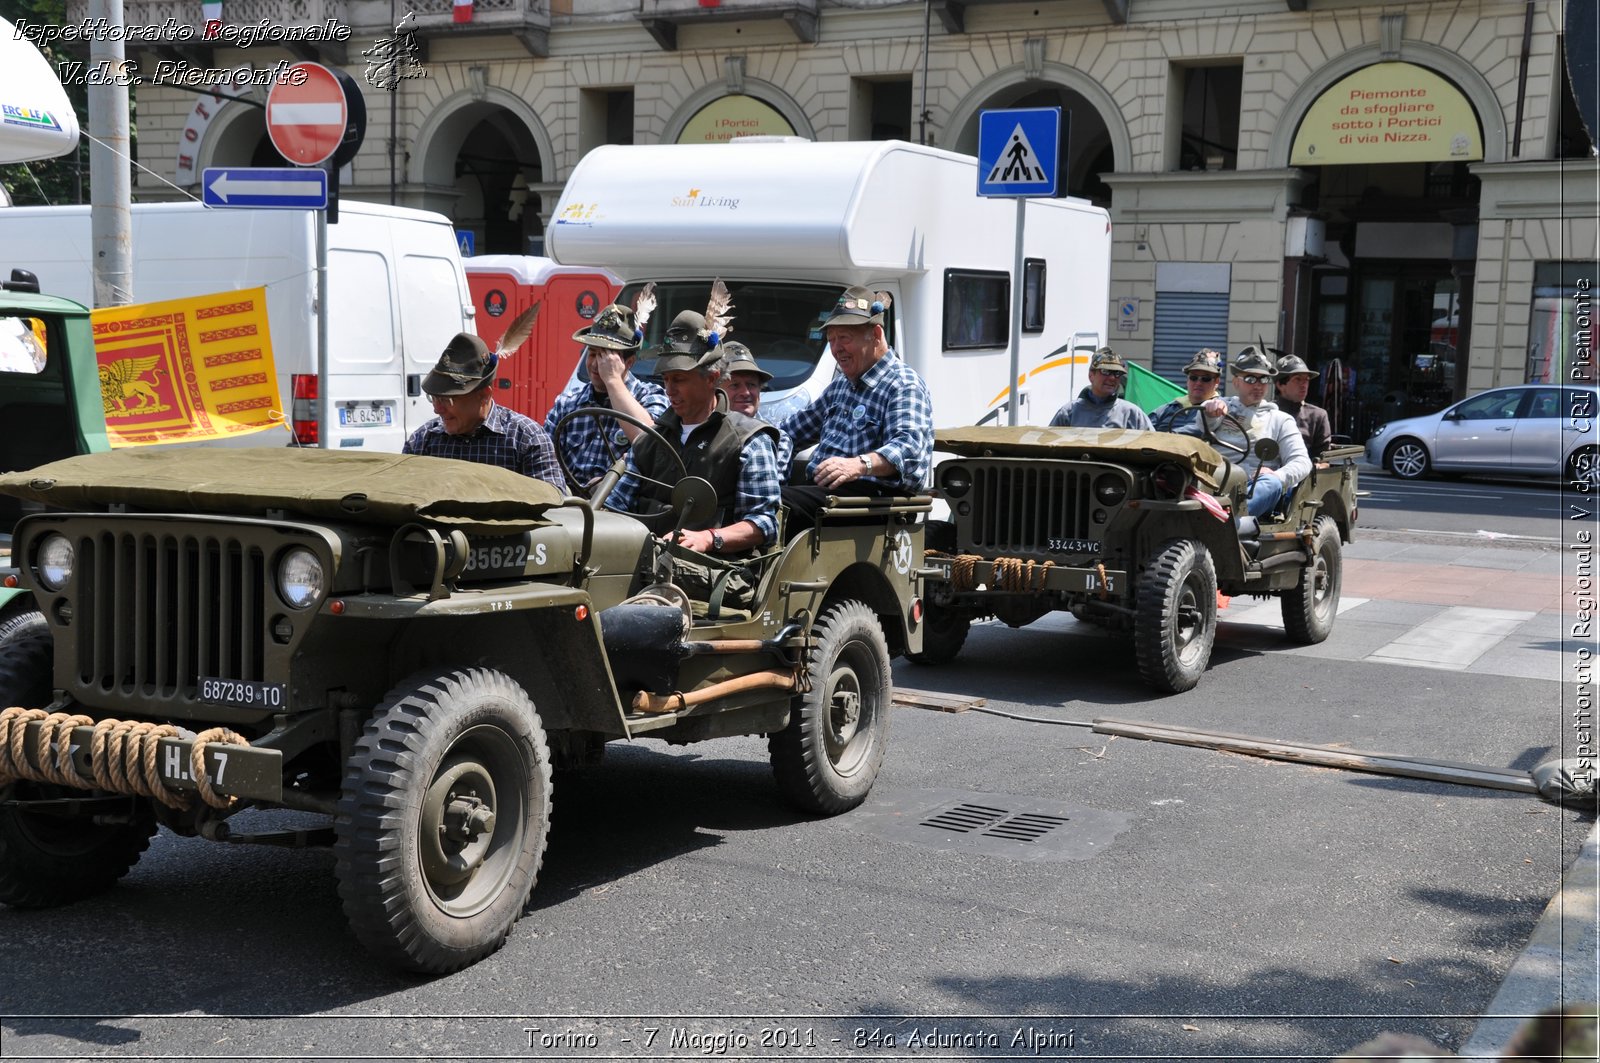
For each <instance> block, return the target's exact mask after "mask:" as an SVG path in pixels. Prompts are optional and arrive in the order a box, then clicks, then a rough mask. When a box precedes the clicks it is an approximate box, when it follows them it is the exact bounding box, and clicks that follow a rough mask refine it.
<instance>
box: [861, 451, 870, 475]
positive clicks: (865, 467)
mask: <svg viewBox="0 0 1600 1063" xmlns="http://www.w3.org/2000/svg"><path fill="white" fill-rule="evenodd" d="M861 475H862V476H871V475H872V459H871V458H869V457H868V456H867V455H865V454H863V455H861Z"/></svg>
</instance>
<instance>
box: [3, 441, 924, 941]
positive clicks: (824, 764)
mask: <svg viewBox="0 0 1600 1063" xmlns="http://www.w3.org/2000/svg"><path fill="white" fill-rule="evenodd" d="M615 476H616V471H615V470H614V471H613V473H612V474H611V476H610V477H608V478H607V480H605V481H602V484H601V485H600V487H599V488H598V489H597V490H596V492H595V496H594V497H591V498H578V497H570V496H569V497H563V496H562V495H561V494H560V493H559V492H558V491H556V490H555V489H554V488H551V487H550V486H549V485H547V484H544V483H542V482H539V481H535V480H530V479H528V478H526V477H522V476H519V475H517V474H515V473H513V472H510V471H508V470H505V469H499V468H493V467H489V466H484V465H477V464H470V463H466V462H458V461H452V460H447V459H439V458H425V457H407V456H400V455H385V454H370V453H357V452H331V451H320V450H306V451H297V450H280V449H276V448H265V449H243V450H235V449H214V450H205V449H172V450H166V449H145V450H124V451H114V452H111V453H107V454H97V455H87V456H83V457H76V458H71V459H68V460H66V461H61V462H57V463H54V464H50V465H45V466H42V467H40V468H36V469H33V470H31V471H30V472H28V473H24V474H12V475H9V476H5V477H0V494H3V495H4V496H6V497H9V498H11V499H15V500H19V501H22V502H24V503H27V504H29V505H30V506H35V507H42V508H41V510H40V511H39V512H33V513H30V514H28V515H26V516H24V517H23V518H22V519H21V520H20V522H19V523H18V525H17V528H16V533H15V539H14V543H13V550H14V562H15V566H16V570H15V577H14V579H13V582H16V583H18V584H19V585H20V587H21V588H22V589H24V590H26V591H27V592H28V593H30V594H32V595H34V596H35V597H36V599H37V601H38V603H39V605H40V608H41V609H42V615H43V627H42V628H41V629H39V630H35V631H30V632H27V633H25V634H22V635H19V636H17V637H15V638H13V639H11V640H9V641H8V642H7V643H6V644H4V645H3V646H0V708H4V709H5V710H6V711H5V712H4V713H3V714H0V732H3V734H0V747H6V741H5V739H6V738H7V737H8V736H10V735H14V734H16V733H17V731H18V730H20V731H21V732H22V734H21V736H20V737H21V741H20V743H19V744H14V745H11V746H9V748H11V749H12V750H23V751H24V752H23V755H21V756H20V757H13V756H8V755H5V754H0V778H4V777H6V776H10V777H11V780H10V781H9V782H8V783H7V784H6V786H5V788H4V789H0V902H4V903H6V904H11V905H17V906H33V907H39V906H48V905H56V904H62V903H65V902H68V901H73V900H77V899H80V898H85V897H88V896H91V895H94V894H96V893H99V892H100V891H102V890H104V889H106V888H108V887H110V886H111V885H112V884H113V883H114V882H115V881H116V880H117V879H118V878H119V877H121V876H122V875H123V874H124V873H126V872H127V871H128V870H129V868H130V867H131V866H132V865H133V864H134V862H135V861H137V860H138V858H139V855H140V853H141V852H142V851H143V850H144V849H145V848H146V846H147V845H148V844H149V841H150V838H151V836H152V835H153V834H154V833H155V832H156V831H157V829H158V828H159V827H163V826H164V827H166V828H167V829H169V830H171V831H173V832H174V833H176V834H179V835H183V836H186V837H200V838H206V839H211V840H217V841H221V840H227V841H234V842H238V841H247V842H262V843H277V844H326V845H330V846H331V847H332V849H333V851H334V855H335V858H336V874H337V877H338V881H339V892H340V895H341V897H342V899H343V904H344V908H345V912H346V914H347V916H348V918H349V921H350V923H351V925H352V927H353V928H354V930H355V933H356V936H357V937H358V938H359V939H360V940H361V941H362V942H363V943H364V944H365V945H366V946H367V947H368V948H369V949H370V950H371V951H372V952H374V953H376V954H377V955H378V956H380V957H382V958H383V959H385V960H387V961H389V962H391V963H392V964H394V965H397V966H399V967H401V968H405V969H410V970H415V971H422V972H446V971H452V970H455V969H458V968H461V967H463V966H465V965H467V964H470V963H473V962H475V961H477V960H478V959H480V958H482V957H483V956H485V955H488V954H489V953H491V952H493V951H494V950H495V949H496V948H498V947H499V946H500V945H501V943H502V942H503V941H504V940H505V939H506V937H507V935H508V934H509V933H510V932H511V930H512V925H513V924H514V923H515V921H516V920H517V918H518V916H519V915H520V914H521V913H522V911H523V908H524V906H525V905H526V903H527V901H528V898H529V894H530V891H531V890H532V889H533V888H534V886H535V882H536V880H537V877H538V873H539V868H540V864H541V861H542V860H543V858H544V852H545V842H546V837H547V835H548V832H549V826H550V810H551V803H552V800H553V798H554V796H555V788H556V779H555V777H554V776H553V775H552V769H554V768H558V767H561V766H563V765H567V766H573V767H577V766H581V765H582V764H584V763H585V762H592V761H593V760H594V759H595V758H596V757H597V756H599V754H600V753H601V751H603V749H604V748H605V746H606V744H607V743H610V742H613V741H619V740H635V739H658V740H661V741H664V742H667V743H671V744H682V743H689V742H700V741H705V740H708V739H714V738H721V737H725V736H737V735H766V736H767V738H768V748H769V752H770V759H771V764H772V770H773V775H774V777H775V780H776V784H777V789H778V790H779V791H780V792H781V793H782V794H783V795H784V796H785V797H786V798H787V799H788V800H789V801H791V802H792V803H793V804H795V805H796V806H798V807H799V808H801V809H803V810H805V811H807V812H810V813H815V814H823V815H827V814H836V813H840V812H844V811H846V810H848V809H851V808H853V807H855V806H856V805H858V804H859V803H860V802H861V801H863V800H864V799H865V798H866V796H867V793H868V791H869V790H870V789H871V787H872V785H873V781H874V779H875V778H876V776H877V774H878V770H879V766H880V764H881V763H882V761H883V757H884V752H885V749H886V743H887V741H888V732H889V713H890V700H891V695H892V689H891V681H890V670H889V662H890V660H891V659H892V658H893V657H894V656H895V655H896V654H901V653H916V652H918V651H920V650H921V648H922V626H921V623H920V620H921V604H920V600H919V586H920V581H921V580H922V579H923V578H925V577H926V575H927V573H926V571H925V570H924V569H922V567H921V558H922V555H923V545H924V544H923V528H924V524H923V522H922V514H923V513H925V512H926V511H927V510H928V509H929V507H930V505H931V499H929V498H926V497H922V498H911V499H891V500H880V499H864V498H836V499H833V500H831V503H830V506H829V508H827V509H826V510H824V513H823V515H822V518H821V520H820V521H819V523H818V526H817V527H816V528H815V529H812V530H807V531H802V532H800V533H798V534H796V535H794V536H792V537H789V538H788V539H787V541H782V542H780V543H779V544H777V547H776V548H775V549H774V550H772V551H771V552H770V553H768V554H766V555H763V556H760V557H755V558H749V559H746V560H744V561H743V562H741V563H738V564H733V563H722V562H719V561H718V560H717V559H703V558H691V557H685V556H682V555H681V554H680V553H679V552H678V548H676V547H668V546H667V545H665V542H664V540H663V538H661V537H658V536H656V535H654V534H652V533H651V532H650V531H649V530H648V529H647V528H646V526H645V525H644V523H642V522H641V521H640V520H637V519H635V518H634V517H633V516H630V515H626V514H619V513H613V512H609V511H607V510H605V509H603V508H602V507H601V505H600V501H601V500H602V499H603V498H604V496H605V494H606V493H607V491H608V490H609V489H610V488H611V487H612V486H613V485H614V483H615ZM714 505H715V501H714V498H712V492H711V489H710V486H709V485H708V484H706V483H705V481H703V480H697V479H693V478H686V479H683V480H681V481H680V482H679V483H678V484H677V488H676V492H675V494H674V514H675V519H676V522H677V524H678V526H680V527H681V526H684V525H685V524H688V523H693V522H694V521H695V520H696V519H697V517H698V516H699V515H700V514H702V513H705V512H707V511H708V507H713V506H714ZM246 808H267V809H271V808H283V809H294V810H299V811H304V812H311V813H319V814H321V815H323V816H325V817H326V824H325V825H323V826H312V827H301V828H297V829H295V830H293V831H287V832H284V831H267V832H263V833H259V834H243V833H240V832H237V831H235V830H233V829H231V828H230V823H229V821H230V819H231V818H232V817H234V816H235V815H236V814H237V813H238V812H239V811H241V810H243V809H246Z"/></svg>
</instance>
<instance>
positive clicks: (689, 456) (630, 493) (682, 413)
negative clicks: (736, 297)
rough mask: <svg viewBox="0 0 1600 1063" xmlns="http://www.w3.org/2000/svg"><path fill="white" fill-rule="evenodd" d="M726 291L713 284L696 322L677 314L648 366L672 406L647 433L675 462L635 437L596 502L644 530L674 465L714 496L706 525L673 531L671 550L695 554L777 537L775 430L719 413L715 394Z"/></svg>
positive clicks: (743, 549) (665, 507)
mask: <svg viewBox="0 0 1600 1063" xmlns="http://www.w3.org/2000/svg"><path fill="white" fill-rule="evenodd" d="M727 292H728V290H727V288H726V287H725V286H724V285H723V283H722V282H721V281H720V280H719V281H717V282H716V284H715V285H714V286H713V289H712V300H711V305H710V307H709V308H708V309H707V313H706V314H705V315H702V314H700V313H697V312H696V311H693V310H685V311H683V312H682V313H680V314H679V315H678V316H677V317H676V318H674V319H673V322H672V324H671V326H669V327H668V329H667V343H666V346H665V348H664V351H663V353H662V354H661V356H660V357H659V358H657V359H656V372H657V373H658V374H660V376H661V378H662V380H663V381H664V382H665V383H666V390H667V398H668V400H669V401H670V402H671V404H672V408H671V409H669V410H668V411H667V412H666V413H664V414H662V415H661V416H660V417H657V418H656V422H655V427H656V431H657V432H658V433H660V435H661V437H662V439H664V440H665V441H666V442H667V443H668V444H670V445H671V447H672V448H673V450H675V451H676V453H677V459H674V457H673V455H672V454H669V453H666V451H665V448H664V447H663V446H662V444H661V442H660V441H658V440H656V439H655V438H653V437H651V436H648V435H646V436H643V438H641V439H640V440H639V441H638V442H637V443H635V444H634V446H633V449H632V451H630V452H629V454H628V471H627V473H626V474H625V475H624V476H623V477H622V480H621V482H620V483H618V484H617V488H616V490H615V491H613V492H612V493H611V497H610V498H609V499H607V501H606V505H607V506H608V507H609V508H611V509H616V510H620V511H623V512H631V513H637V514H639V515H640V516H641V517H643V518H644V519H645V521H646V523H647V524H649V523H652V520H651V518H656V519H657V520H659V519H661V518H664V517H665V516H666V514H667V513H668V512H669V511H670V510H669V504H670V502H671V500H672V486H673V485H674V484H675V483H676V482H677V480H678V478H679V476H680V475H681V474H680V473H679V471H678V460H682V462H683V465H684V467H685V468H686V469H687V470H688V474H689V475H690V476H698V477H701V478H702V479H704V480H706V481H707V482H709V483H710V484H711V487H712V489H713V490H714V491H715V492H716V495H717V511H716V513H714V514H713V515H712V517H711V519H710V520H709V521H706V522H705V523H703V524H701V525H691V526H688V527H685V528H684V529H683V530H682V531H680V532H679V534H678V540H677V541H678V543H679V544H680V545H682V546H684V547H687V548H688V549H690V550H694V551H696V552H698V553H702V554H724V555H733V554H743V553H747V552H748V551H750V550H753V549H756V548H759V547H760V546H762V545H763V544H765V543H767V542H769V541H771V540H772V539H773V538H774V537H775V536H776V535H777V532H778V520H777V514H778V485H779V483H780V480H779V476H778V458H777V442H778V430H777V429H776V428H774V427H773V426H772V425H770V424H767V423H766V422H765V421H758V420H756V419H755V418H753V417H746V416H745V415H744V414H742V413H739V412H737V411H735V410H731V409H729V408H728V398H727V396H726V395H724V394H723V393H722V392H721V391H719V390H717V383H718V382H719V381H720V380H721V378H722V375H723V372H724V368H725V366H726V363H727V359H726V357H725V356H724V354H723V350H722V338H723V337H724V336H725V335H726V334H727V332H728V322H729V321H730V320H731V317H730V315H729V311H731V310H732V309H733V307H732V304H731V302H730V301H729V300H728V298H727ZM708 319H709V320H708ZM657 530H665V529H660V528H658V529H657Z"/></svg>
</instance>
